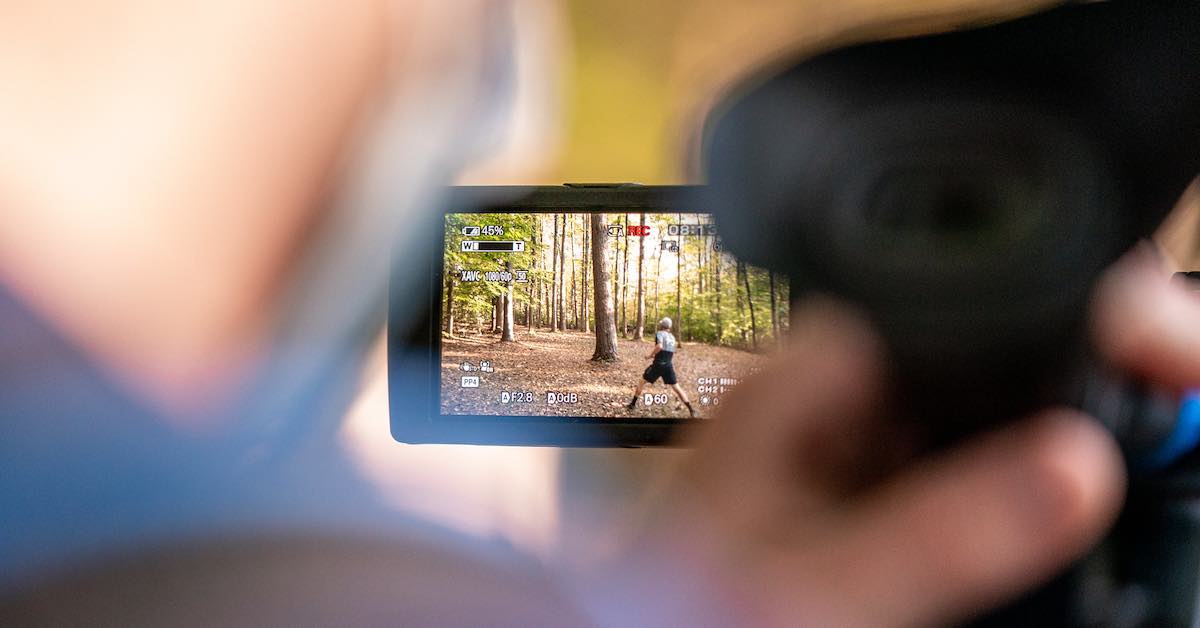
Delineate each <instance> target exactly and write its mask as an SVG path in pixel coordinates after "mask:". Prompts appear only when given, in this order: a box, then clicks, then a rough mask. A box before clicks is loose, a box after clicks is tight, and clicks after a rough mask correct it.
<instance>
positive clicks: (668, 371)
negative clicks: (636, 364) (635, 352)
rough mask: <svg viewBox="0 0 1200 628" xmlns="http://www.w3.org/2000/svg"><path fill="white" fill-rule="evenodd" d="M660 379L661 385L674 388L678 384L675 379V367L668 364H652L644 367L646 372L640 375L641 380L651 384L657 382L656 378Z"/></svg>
mask: <svg viewBox="0 0 1200 628" xmlns="http://www.w3.org/2000/svg"><path fill="white" fill-rule="evenodd" d="M660 377H661V378H662V381H663V383H664V384H666V385H668V386H674V385H675V384H676V383H678V382H679V380H678V379H676V378H675V367H674V365H672V364H671V363H670V362H663V363H659V362H655V363H654V364H651V365H650V366H648V367H646V372H645V373H642V379H644V380H646V381H647V382H650V383H651V384H653V383H654V382H656V381H658V378H660Z"/></svg>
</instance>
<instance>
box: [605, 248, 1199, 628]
mask: <svg viewBox="0 0 1200 628" xmlns="http://www.w3.org/2000/svg"><path fill="white" fill-rule="evenodd" d="M1144 257H1146V256H1144V255H1143V256H1130V258H1129V259H1127V260H1126V261H1124V262H1122V264H1121V265H1119V266H1118V268H1117V269H1116V270H1115V271H1113V272H1111V273H1110V274H1109V276H1108V277H1107V278H1106V280H1105V281H1104V282H1103V284H1102V288H1101V290H1100V292H1099V297H1098V299H1097V304H1096V308H1095V313H1096V316H1095V319H1096V325H1095V329H1096V334H1095V336H1096V338H1097V342H1098V344H1099V345H1100V348H1101V350H1102V352H1103V353H1104V354H1105V355H1107V356H1109V357H1110V358H1111V359H1112V361H1113V362H1114V363H1115V364H1116V365H1117V366H1119V367H1124V368H1126V369H1129V370H1131V371H1136V372H1137V373H1138V374H1140V375H1143V376H1146V377H1148V378H1150V379H1152V380H1156V381H1158V382H1159V383H1161V384H1165V385H1170V386H1184V385H1187V384H1189V383H1196V382H1200V327H1198V326H1197V325H1196V324H1195V323H1196V321H1200V304H1198V303H1197V302H1196V301H1195V300H1194V299H1193V297H1192V295H1189V294H1186V293H1185V291H1184V290H1183V289H1182V288H1181V287H1180V286H1177V285H1172V284H1170V283H1169V282H1168V281H1167V279H1166V276H1165V275H1164V274H1163V273H1161V272H1160V271H1159V269H1157V268H1155V267H1154V265H1153V263H1152V262H1151V261H1148V260H1147V259H1143V258H1144ZM793 330H794V331H793V346H792V348H791V349H790V350H789V351H788V352H787V353H786V355H784V356H781V357H780V358H779V359H778V360H777V361H776V362H775V364H774V365H773V366H772V367H771V368H767V369H765V370H764V372H763V373H762V374H761V375H759V376H757V377H755V378H753V379H751V380H749V381H747V382H746V383H745V384H743V386H741V387H740V388H739V390H738V391H737V393H736V395H735V396H732V397H731V398H730V399H729V401H728V403H727V405H723V406H722V413H721V418H720V419H718V420H717V421H715V422H714V423H713V424H711V425H709V426H708V431H707V432H706V433H705V434H704V436H703V439H702V442H701V443H699V449H698V451H696V452H694V455H692V456H690V457H689V458H688V459H687V460H686V462H685V463H684V464H683V466H682V467H681V468H680V469H679V470H678V472H677V474H676V475H675V476H674V478H673V479H672V481H671V483H670V485H669V487H668V490H667V491H666V492H665V493H664V494H665V495H666V496H667V497H664V498H660V500H659V501H658V502H657V504H656V507H655V508H654V510H653V512H654V514H653V515H652V516H651V518H650V520H649V521H648V522H646V525H644V526H643V527H642V532H641V534H640V535H639V536H638V537H637V539H638V540H637V541H636V542H635V543H633V544H632V546H631V548H630V549H627V550H626V551H625V552H623V553H622V556H621V559H620V560H618V561H614V563H613V564H614V565H619V567H616V569H619V570H620V572H619V573H612V574H610V576H611V577H610V578H608V579H607V586H608V587H612V588H613V589H615V590H611V589H610V592H611V593H613V594H614V595H613V596H612V597H609V598H608V599H609V600H610V601H611V600H614V599H626V600H628V599H630V598H631V596H632V598H633V599H639V598H640V596H644V598H641V599H644V600H645V603H644V604H630V605H629V606H628V608H627V609H624V610H625V612H628V613H629V616H628V617H624V616H622V615H621V612H622V610H623V609H613V608H606V609H605V610H606V611H607V614H608V615H609V617H608V619H610V620H612V621H613V623H618V624H620V623H624V622H625V620H626V619H628V620H630V621H633V620H634V619H637V618H640V619H638V621H639V622H641V621H642V620H645V619H647V617H648V616H647V614H646V613H647V608H646V607H647V606H648V607H650V611H651V612H657V613H661V615H662V616H661V617H655V616H653V615H650V616H649V617H651V618H653V619H656V620H661V621H662V622H663V623H664V624H675V625H734V624H749V625H782V626H870V627H873V628H877V627H886V626H920V625H937V624H942V623H947V622H953V621H957V620H961V619H964V618H966V617H968V616H970V615H972V614H974V613H976V612H979V611H982V610H985V609H987V608H990V607H992V606H995V605H998V604H1000V603H1003V602H1005V601H1007V600H1008V599H1010V598H1012V597H1013V596H1014V595H1016V594H1017V593H1019V592H1020V591H1022V590H1025V589H1027V588H1030V587H1033V586H1035V585H1037V584H1039V583H1040V582H1042V581H1044V580H1045V579H1047V578H1049V577H1050V576H1052V575H1053V574H1054V573H1055V572H1056V571H1057V570H1059V569H1060V568H1062V567H1064V566H1065V565H1066V564H1068V563H1069V561H1071V560H1072V559H1073V558H1075V557H1077V556H1078V555H1080V554H1081V553H1083V552H1084V551H1085V550H1086V549H1087V548H1088V547H1090V546H1091V545H1092V544H1093V543H1094V542H1095V541H1096V540H1097V539H1098V538H1099V537H1100V536H1101V535H1102V534H1103V532H1104V531H1105V530H1106V529H1107V527H1108V526H1109V525H1110V523H1111V522H1112V520H1113V518H1114V516H1115V514H1116V512H1117V510H1118V507H1119V504H1120V502H1121V498H1122V495H1123V491H1124V482H1125V480H1124V471H1123V466H1122V462H1121V459H1120V457H1119V453H1118V450H1117V447H1116V446H1115V443H1114V442H1113V441H1112V439H1111V438H1110V437H1109V435H1108V434H1107V433H1106V432H1105V431H1104V430H1103V429H1102V428H1101V427H1100V426H1099V425H1098V424H1097V423H1095V422H1094V421H1093V420H1092V419H1090V418H1089V417H1087V416H1084V415H1082V414H1080V413H1079V412H1076V411H1073V410H1069V409H1061V408H1060V409H1048V410H1046V411H1044V412H1041V413H1039V414H1037V415H1036V416H1031V417H1028V418H1025V419H1023V420H1021V421H1018V422H1014V423H1012V424H1010V425H1008V426H1006V427H1004V428H1002V429H998V430H996V431H994V432H991V433H988V434H986V435H983V436H980V437H978V438H976V439H973V440H972V441H970V442H966V443H964V444H962V445H960V446H958V447H956V448H955V449H953V450H950V451H946V452H944V453H939V454H937V455H935V456H932V457H924V458H919V459H914V458H913V455H912V452H913V451H914V450H915V444H916V443H917V442H918V435H916V434H913V433H911V432H910V431H906V430H904V429H901V428H900V427H899V426H897V425H895V424H894V423H892V422H890V421H889V417H888V408H887V407H886V406H885V405H883V401H884V399H885V397H886V395H885V394H884V393H885V391H884V387H885V383H884V382H883V381H882V377H881V362H880V358H881V347H880V345H879V341H878V340H877V339H876V337H875V336H874V335H873V333H872V331H871V330H870V329H869V327H868V326H867V325H866V324H864V323H863V322H862V321H861V320H860V319H858V318H857V317H856V316H855V315H854V314H853V313H851V312H850V311H848V310H845V309H843V308H841V307H840V306H837V305H835V304H832V303H830V302H820V301H818V302H810V303H809V304H807V305H806V306H804V307H803V308H801V309H800V311H799V312H798V318H797V320H796V322H795V324H794V327H793ZM622 594H623V595H622ZM606 606H607V605H606ZM642 623H645V622H642ZM651 623H652V622H651Z"/></svg>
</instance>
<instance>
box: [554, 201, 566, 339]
mask: <svg viewBox="0 0 1200 628" xmlns="http://www.w3.org/2000/svg"><path fill="white" fill-rule="evenodd" d="M566 237H567V214H563V215H562V233H560V234H559V236H558V276H559V277H560V279H559V281H558V293H557V294H556V295H555V298H557V299H558V304H557V305H556V306H555V309H556V310H558V327H557V329H558V330H559V331H565V330H566V329H567V316H566V310H564V309H563V307H564V303H563V301H564V298H563V297H564V296H565V295H566V293H567V273H566V270H567V266H566V246H565V245H566Z"/></svg>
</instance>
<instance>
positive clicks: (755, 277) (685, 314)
mask: <svg viewBox="0 0 1200 628" xmlns="http://www.w3.org/2000/svg"><path fill="white" fill-rule="evenodd" d="M442 281H443V285H442V299H441V303H440V306H441V315H442V318H441V321H440V324H441V344H442V353H441V371H442V378H441V412H442V414H448V415H500V416H525V415H537V416H579V417H606V418H627V419H628V418H688V417H689V416H693V415H694V416H696V417H698V418H707V417H711V416H712V415H713V414H714V412H715V410H716V409H717V408H718V407H719V405H720V403H721V400H722V398H724V397H725V396H726V395H728V393H729V392H730V391H731V390H732V389H733V388H734V387H735V386H736V385H737V382H738V381H739V380H740V379H741V378H742V377H744V376H746V375H747V374H749V373H750V372H751V371H752V370H754V369H756V368H757V367H758V366H760V365H761V364H763V363H764V361H765V359H766V355H767V354H768V353H769V352H770V351H771V350H773V349H774V348H776V347H778V346H779V344H780V342H781V338H782V337H783V336H784V335H786V333H787V329H788V299H789V288H788V282H787V279H786V277H782V276H778V275H776V274H774V273H771V272H768V271H765V270H762V269H759V268H755V267H753V266H749V265H747V264H744V263H741V262H739V261H738V260H736V259H735V258H734V257H733V256H732V255H730V254H729V253H727V252H725V251H723V250H722V247H721V244H720V239H719V238H718V237H717V235H716V230H715V228H714V226H713V224H712V220H711V217H710V216H708V215H706V214H696V213H641V212H633V213H591V214H588V213H578V212H577V213H522V214H516V213H512V214H500V213H457V214H447V216H446V237H445V251H444V266H443V278H442ZM665 319H669V321H668V320H665ZM660 332H665V333H666V334H668V336H662V335H661V333H660ZM656 340H657V341H659V344H660V346H664V345H663V343H664V342H665V348H667V349H669V348H673V349H674V351H673V352H670V351H668V352H666V353H662V352H660V354H659V355H656V356H655V357H653V358H652V357H651V354H652V353H653V352H654V350H655V344H656ZM672 340H673V341H674V342H673V343H672V342H671V341H672ZM672 344H673V347H672V346H671V345H672ZM664 356H671V357H670V358H667V359H664ZM662 362H665V363H666V364H667V366H669V367H671V368H669V369H666V370H664V369H663V368H661V367H656V369H654V370H651V369H649V368H648V367H650V366H651V365H652V364H658V363H662ZM650 377H654V378H655V380H656V381H654V382H653V383H651V382H649V381H646V383H645V384H644V385H643V388H642V391H641V394H640V395H638V396H637V399H636V400H635V399H634V394H635V391H636V390H637V387H638V383H639V382H641V381H645V380H649V379H650ZM672 379H675V380H676V381H677V386H676V387H672V386H670V385H669V384H670V383H672V382H671V380H672ZM631 402H632V403H631ZM689 407H690V409H689ZM693 413H694V414H693Z"/></svg>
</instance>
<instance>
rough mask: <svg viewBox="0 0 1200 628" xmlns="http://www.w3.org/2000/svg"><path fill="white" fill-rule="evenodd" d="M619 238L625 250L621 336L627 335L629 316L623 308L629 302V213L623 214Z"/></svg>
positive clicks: (623, 259)
mask: <svg viewBox="0 0 1200 628" xmlns="http://www.w3.org/2000/svg"><path fill="white" fill-rule="evenodd" d="M621 240H622V241H624V242H625V252H624V253H623V254H622V256H621V299H620V300H621V336H622V337H628V336H629V316H628V314H627V313H626V309H625V308H626V304H627V303H628V302H629V214H625V222H624V224H623V225H622V229H621Z"/></svg>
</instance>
